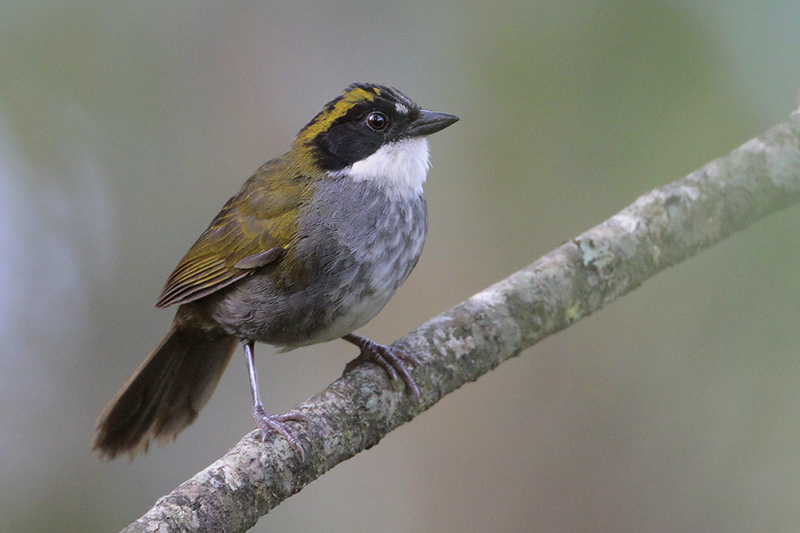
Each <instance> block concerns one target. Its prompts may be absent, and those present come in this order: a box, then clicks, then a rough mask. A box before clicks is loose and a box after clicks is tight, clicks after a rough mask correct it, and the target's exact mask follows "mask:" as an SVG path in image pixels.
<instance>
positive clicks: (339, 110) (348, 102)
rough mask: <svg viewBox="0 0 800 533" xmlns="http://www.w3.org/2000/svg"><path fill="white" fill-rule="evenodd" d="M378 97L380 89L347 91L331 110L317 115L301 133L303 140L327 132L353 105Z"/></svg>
mask: <svg viewBox="0 0 800 533" xmlns="http://www.w3.org/2000/svg"><path fill="white" fill-rule="evenodd" d="M378 95H380V89H378V88H372V90H369V91H368V90H365V89H362V88H361V87H356V88H355V89H351V90H350V91H347V92H346V93H345V94H344V95H343V96H342V98H341V100H339V101H338V102H336V105H334V106H333V109H331V110H330V111H327V112H323V113H320V114H319V115H317V118H316V120H315V121H314V123H312V124H310V125H309V126H308V127H307V128H306V129H305V130H304V131H303V139H305V140H307V141H308V140H311V139H314V138H316V136H317V135H319V134H320V133H322V132H323V131H327V130H328V128H330V126H331V124H333V123H334V122H335V121H336V120H337V119H339V118H341V117H343V116H344V115H345V114H346V113H347V112H348V111H349V110H350V108H352V107H353V106H354V105H355V104H357V103H359V102H372V101H373V100H375V97H376V96H378Z"/></svg>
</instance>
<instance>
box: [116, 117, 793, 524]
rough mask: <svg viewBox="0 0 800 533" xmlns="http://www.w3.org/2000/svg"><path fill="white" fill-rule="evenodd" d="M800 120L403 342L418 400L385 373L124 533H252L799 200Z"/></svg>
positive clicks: (247, 448)
mask: <svg viewBox="0 0 800 533" xmlns="http://www.w3.org/2000/svg"><path fill="white" fill-rule="evenodd" d="M798 137H800V112H795V113H793V114H792V115H791V116H790V117H789V118H788V120H786V121H785V122H783V123H781V124H778V125H776V126H775V127H773V128H772V129H770V130H769V131H767V132H766V133H765V134H764V135H762V136H761V137H758V138H756V139H753V140H751V141H749V142H747V143H745V144H744V145H742V146H741V147H739V148H737V149H736V150H734V151H733V152H731V153H730V154H728V155H727V156H725V157H722V158H720V159H717V160H716V161H712V162H711V163H709V164H707V165H706V166H704V167H703V168H701V169H699V170H697V171H695V172H693V173H692V174H689V175H688V176H686V177H685V178H683V179H681V180H678V181H676V182H674V183H671V184H669V185H665V186H664V187H660V188H658V189H655V190H653V191H651V192H649V193H647V194H645V195H644V196H642V197H640V198H639V199H638V200H636V201H635V202H634V203H633V204H632V205H631V206H629V207H627V208H625V209H623V210H622V211H620V212H619V213H618V214H616V215H614V216H613V217H611V218H610V219H608V220H607V221H605V222H603V223H602V224H600V225H599V226H596V227H594V228H592V229H590V230H589V231H587V232H585V233H583V234H582V235H580V236H578V237H576V238H574V239H572V240H571V241H569V242H567V243H565V244H564V245H562V246H561V247H559V248H557V249H556V250H553V251H552V252H550V253H549V254H547V255H546V256H544V257H542V258H541V259H539V260H538V261H536V262H535V263H533V264H532V265H530V266H528V267H527V268H525V269H523V270H520V271H519V272H517V273H515V274H514V275H512V276H510V277H508V278H506V279H504V280H503V281H501V282H499V283H497V284H495V285H493V286H491V287H489V288H488V289H486V290H484V291H482V292H480V293H478V294H476V295H475V296H473V297H472V298H470V299H468V300H467V301H465V302H463V303H461V304H459V305H457V306H455V307H453V308H452V309H448V310H447V311H445V312H444V313H442V314H441V315H439V316H437V317H435V318H433V319H432V320H430V321H429V322H427V323H426V324H424V325H422V326H421V327H420V328H419V329H417V330H416V331H414V332H413V333H410V334H409V335H406V336H405V337H403V338H402V339H400V340H399V341H397V342H396V343H395V345H396V346H398V347H401V348H403V349H404V350H407V351H409V352H411V353H414V354H415V355H416V356H417V357H418V358H419V359H420V361H421V364H420V365H418V366H416V367H415V368H414V370H413V376H414V378H415V379H416V380H417V383H418V384H419V388H420V392H421V400H420V402H419V403H416V402H415V401H413V398H412V397H411V395H409V394H406V391H405V389H404V388H403V386H402V384H392V383H391V382H389V381H388V379H387V377H386V374H385V373H384V372H383V371H382V370H379V369H378V368H377V367H375V366H374V365H366V366H362V367H360V368H358V369H357V370H356V371H354V372H352V373H350V374H348V375H347V376H346V377H343V378H341V379H339V380H337V381H335V382H334V383H332V384H331V385H330V386H329V387H328V388H327V389H325V390H324V391H322V392H321V393H319V394H318V395H316V396H314V397H313V398H311V399H309V400H307V401H306V402H304V403H302V404H300V405H299V406H298V407H297V410H299V411H301V412H303V413H305V414H306V415H308V417H309V419H310V422H309V423H289V427H290V428H291V431H292V432H293V433H294V434H295V435H296V436H297V437H298V438H299V439H300V441H301V443H302V444H303V446H304V448H305V451H306V456H307V458H306V461H305V462H300V460H299V458H298V456H297V454H296V453H294V452H293V451H292V450H291V449H290V448H289V446H288V444H287V442H286V441H285V440H284V439H283V438H281V437H276V436H274V435H271V436H270V438H269V439H268V440H267V442H266V443H262V442H261V441H260V434H259V433H258V432H252V433H250V434H248V435H246V436H245V437H244V438H243V439H242V440H241V441H240V442H239V443H238V444H237V445H236V446H235V447H234V448H233V449H232V450H230V451H229V452H228V453H227V454H225V456H224V457H222V458H221V459H219V460H218V461H216V462H215V463H213V464H212V465H210V466H209V467H207V468H206V469H205V470H203V471H202V472H199V473H198V474H196V475H195V476H194V477H192V478H191V479H190V480H188V481H186V482H185V483H183V484H182V485H181V486H179V487H178V488H176V489H175V490H174V491H172V492H171V493H170V494H168V495H166V496H164V497H163V498H161V499H160V500H158V502H156V504H155V506H154V507H153V508H152V509H151V510H150V511H148V512H147V514H145V515H144V516H142V517H141V518H140V519H139V520H137V521H136V522H134V523H133V524H131V525H130V526H128V527H127V528H126V529H125V530H124V531H129V532H133V531H225V532H228V531H245V530H247V529H248V528H250V527H252V526H253V525H254V524H255V523H256V521H257V520H258V518H259V517H261V516H262V515H264V514H266V513H268V512H269V511H270V510H271V509H272V508H274V507H275V506H277V505H278V504H279V503H280V502H282V501H283V500H284V499H286V498H288V497H289V496H291V495H292V494H294V493H296V492H298V491H299V490H300V489H302V488H303V487H304V486H305V485H307V484H308V483H310V482H311V481H313V480H314V479H316V478H318V477H319V476H321V475H322V474H324V473H325V472H327V471H328V470H330V469H331V468H333V467H334V466H336V465H337V464H339V463H341V462H342V461H345V460H347V459H349V458H351V457H353V456H354V455H355V454H357V453H359V452H360V451H362V450H365V449H367V448H370V447H371V446H374V445H375V444H377V443H378V442H379V441H380V440H381V438H383V436H384V435H386V434H387V433H388V432H389V431H391V430H393V429H394V428H396V427H398V426H399V425H401V424H403V423H405V422H407V421H409V420H411V419H412V418H414V417H415V416H416V415H418V414H419V413H421V412H422V411H425V410H426V409H429V408H430V407H431V406H433V405H434V404H435V403H436V402H438V401H439V400H440V399H441V398H442V397H443V396H445V395H446V394H448V393H450V392H452V391H454V390H456V389H457V388H459V387H460V386H462V385H463V384H465V383H467V382H469V381H474V380H476V379H478V378H479V377H480V376H482V375H483V374H485V373H486V372H488V371H489V370H491V369H493V368H494V367H496V366H497V365H499V364H500V363H502V362H503V361H505V360H506V359H509V358H511V357H514V356H516V355H518V354H519V353H520V352H521V351H522V350H524V349H526V348H528V347H530V346H532V345H533V344H535V343H536V342H538V341H539V340H541V339H543V338H545V337H547V336H548V335H552V334H553V333H555V332H557V331H560V330H562V329H564V328H566V327H568V326H569V325H570V324H572V323H573V322H575V321H577V320H579V319H581V318H582V317H585V316H587V315H590V314H591V313H593V312H595V311H597V310H598V309H601V308H602V307H604V306H605V305H607V304H608V303H610V302H612V301H613V300H615V299H616V298H618V297H620V296H622V295H623V294H625V293H627V292H629V291H631V290H632V289H635V288H636V287H638V286H639V285H641V284H642V283H643V282H644V281H645V280H647V279H648V278H650V277H651V276H653V275H654V274H656V273H657V272H660V271H661V270H664V269H665V268H667V267H669V266H671V265H674V264H676V263H679V262H681V261H683V260H685V259H687V258H689V257H691V256H692V255H694V254H695V253H697V252H698V251H700V250H702V249H704V248H707V247H709V246H711V245H712V244H714V243H717V242H719V241H721V240H722V239H724V238H726V237H728V236H729V235H731V234H733V233H735V232H737V231H740V230H742V229H744V228H746V227H747V226H749V225H750V224H752V223H754V222H755V221H757V220H759V219H761V218H764V217H766V216H767V215H769V214H771V213H773V212H775V211H778V210H780V209H784V208H786V207H788V206H790V205H793V204H796V203H798V201H800V146H799V145H798Z"/></svg>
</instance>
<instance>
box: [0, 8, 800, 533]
mask: <svg viewBox="0 0 800 533" xmlns="http://www.w3.org/2000/svg"><path fill="white" fill-rule="evenodd" d="M353 81H375V82H382V83H388V84H391V85H395V86H397V87H398V88H399V89H400V90H402V91H404V92H405V93H407V94H408V95H409V96H410V97H412V98H413V99H415V100H416V101H418V102H420V103H421V104H422V105H423V106H425V107H428V108H431V109H436V110H440V111H448V112H451V113H455V114H458V115H459V116H460V117H461V119H462V121H461V122H460V123H458V124H457V125H456V126H454V127H453V128H451V129H448V130H447V131H446V132H444V133H442V134H440V135H437V136H435V137H434V138H433V139H432V141H431V151H432V159H433V169H432V171H431V173H430V175H429V180H428V183H427V187H426V190H427V196H428V206H429V211H430V234H429V239H428V243H427V246H426V251H425V253H424V254H423V257H422V260H421V261H420V264H419V266H418V267H417V270H416V271H415V273H414V274H413V275H412V276H411V278H410V279H409V281H408V282H407V283H406V285H405V286H404V288H403V289H402V290H401V291H400V292H399V293H398V295H397V296H396V297H395V298H394V300H393V301H392V302H391V303H390V304H389V306H388V307H387V308H386V309H385V311H384V312H383V313H382V314H381V315H379V316H378V318H376V319H375V320H374V321H373V322H372V323H370V324H369V325H368V326H366V327H364V328H363V329H362V330H361V331H362V332H363V333H364V334H366V335H369V336H370V337H372V338H374V339H376V340H379V341H383V342H390V341H392V340H394V339H396V338H398V337H400V336H402V335H403V334H404V333H405V332H407V331H409V330H410V329H412V328H413V327H414V326H416V325H418V324H421V323H422V322H424V321H425V320H426V319H427V318H429V317H431V316H433V315H435V314H438V313H439V312H441V311H443V310H444V309H446V308H448V307H450V306H452V305H454V304H456V303H458V302H460V301H462V300H463V299H465V298H467V297H469V296H470V295H472V294H473V293H475V292H477V291H479V290H480V289H482V288H484V287H486V286H488V285H489V284H491V283H493V282H495V281H497V280H499V279H501V278H503V277H505V276H507V275H508V274H511V273H512V272H514V271H515V270H517V269H519V268H521V267H523V266H525V265H526V264H528V263H531V262H533V261H534V260H535V259H536V258H538V257H539V256H541V255H542V254H544V253H546V252H547V251H549V250H551V249H552V248H554V247H556V246H558V245H559V244H561V243H562V242H564V241H565V240H567V239H569V238H571V237H573V236H575V235H577V234H579V233H580V232H582V231H584V230H585V229H588V228H589V227H591V226H593V225H595V224H597V223H599V222H601V221H603V220H604V219H606V218H608V217H610V216H611V215H613V214H614V213H616V212H617V211H619V210H620V209H622V208H623V207H625V206H626V205H628V204H629V203H631V202H632V201H633V200H634V199H635V198H636V197H637V196H639V195H640V194H642V193H645V192H647V191H648V190H650V189H652V188H654V187H656V186H659V185H662V184H665V183H667V182H670V181H673V180H675V179H678V178H680V177H682V176H684V175H685V174H687V173H688V172H690V171H692V170H694V169H695V168H697V167H699V166H701V165H703V164H705V163H706V162H708V161H710V160H712V159H714V158H716V157H718V156H720V155H723V154H725V153H727V152H729V151H730V150H732V149H734V148H735V147H737V146H738V145H740V144H741V143H743V142H744V141H746V140H748V139H750V138H751V137H754V136H756V135H759V134H760V133H761V132H762V131H764V130H765V129H767V128H768V127H770V126H771V125H772V124H774V123H775V122H777V121H780V120H782V119H783V118H785V117H786V116H787V115H788V114H789V113H790V112H791V110H792V108H793V107H794V98H795V92H796V91H797V89H798V88H800V3H797V2H795V1H791V0H782V1H764V2H752V1H751V0H735V1H728V2H712V1H708V0H705V1H704V0H700V1H678V0H675V1H639V0H636V1H634V0H599V1H594V2H583V1H580V2H579V1H571V0H567V1H564V0H558V1H555V0H545V1H538V2H530V1H525V2H513V1H504V0H497V1H494V2H463V1H459V2H456V1H452V2H432V1H428V2H419V1H417V2H413V1H412V2H404V3H390V2H383V3H376V2H375V1H374V0H371V1H360V2H327V3H317V2H310V1H305V0H300V1H295V2H292V3H291V4H290V3H283V2H239V1H231V2H210V1H206V2H150V1H145V2H114V3H111V2H97V1H94V2H93V1H86V0H83V1H62V2H44V1H30V0H24V1H23V0H6V1H5V2H4V3H3V4H2V6H0V247H1V248H2V254H0V283H2V287H3V290H2V291H0V346H1V347H2V348H0V350H2V351H1V352H0V354H1V355H2V373H0V420H2V422H0V479H2V488H1V489H0V492H1V493H2V497H0V530H2V531H61V532H71V531H75V532H78V531H80V532H84V531H115V530H118V529H120V528H122V527H123V526H125V525H126V524H128V523H129V522H131V521H132V520H134V519H136V518H137V517H139V516H140V515H141V514H142V513H144V512H145V511H146V510H147V509H148V508H149V507H150V506H151V505H152V504H153V503H154V501H155V500H156V499H157V498H158V497H160V496H161V495H163V494H165V493H166V492H168V491H169V490H171V489H172V488H174V487H175V486H176V485H178V484H179V483H180V482H182V481H184V480H185V479H186V478H188V477H189V476H191V475H192V474H194V473H195V472H196V471H197V470H199V469H201V468H203V467H205V466H206V465H207V464H208V463H210V462H211V461H213V460H214V459H216V458H217V457H219V456H220V455H222V454H223V453H224V452H225V451H227V450H228V449H229V447H231V446H233V445H234V444H235V443H236V442H237V441H238V440H239V438H240V437H241V436H242V435H243V434H244V433H246V432H248V431H250V430H251V429H252V427H253V423H252V420H251V418H250V403H249V402H250V393H249V389H248V385H247V379H246V370H245V365H244V361H243V359H244V358H243V357H241V355H237V356H236V357H235V359H234V361H233V363H232V365H231V367H230V368H229V369H228V372H227V373H226V375H225V377H224V378H223V381H222V383H221V385H220V387H219V389H218V391H217V393H216V395H215V396H214V397H213V398H212V400H211V402H210V403H209V405H208V407H207V408H206V409H205V410H204V411H203V413H202V414H201V416H200V418H199V419H198V421H197V422H196V423H195V424H194V425H193V426H192V427H190V428H189V429H188V430H187V431H186V432H185V433H183V434H181V435H180V436H179V438H178V439H177V441H176V442H175V443H173V444H171V445H170V446H167V447H166V448H163V449H159V448H158V447H156V448H154V449H152V450H151V451H150V453H149V454H147V455H146V456H143V457H139V458H138V459H137V460H136V461H134V462H132V463H129V462H126V460H124V459H122V460H118V461H115V462H112V463H105V462H101V461H99V460H98V459H97V458H96V457H95V456H94V455H93V454H92V453H91V451H90V449H89V442H90V439H91V436H92V433H93V429H94V421H95V418H96V416H97V415H98V413H99V412H100V410H101V409H102V407H103V406H104V404H105V403H106V402H107V401H108V400H109V399H110V398H111V397H112V395H113V394H114V393H115V392H116V391H117V389H118V388H119V387H120V386H121V385H122V383H123V382H124V381H125V380H126V379H127V378H128V376H129V375H130V374H131V373H132V372H133V370H134V369H135V368H136V367H137V366H138V365H139V363H140V362H141V361H142V360H143V359H144V357H145V356H146V355H147V353H148V352H149V351H150V350H151V349H152V348H153V347H154V346H155V344H156V343H157V342H158V341H160V340H161V338H162V336H163V334H164V333H165V331H166V329H167V327H168V324H169V322H170V320H171V317H172V314H173V310H172V309H170V310H155V309H153V307H152V306H153V303H154V302H155V300H156V297H157V296H158V294H159V291H160V289H161V287H162V283H163V282H164V280H165V279H166V277H167V275H168V274H169V273H170V272H171V270H172V268H173V267H174V266H175V264H176V263H177V261H178V260H179V259H180V257H181V256H182V255H183V254H184V252H185V251H186V250H187V249H188V247H189V246H190V245H191V243H192V242H193V241H194V239H195V238H196V237H197V236H198V235H199V234H200V233H201V232H202V230H203V229H205V227H206V225H207V224H208V222H209V221H210V220H211V218H212V217H213V216H214V214H216V212H217V211H218V210H219V208H220V207H221V206H222V204H223V203H224V202H225V200H227V198H228V197H229V196H230V195H232V194H234V193H235V192H236V191H237V190H238V187H239V186H240V184H241V183H242V182H243V181H244V180H245V179H246V178H247V177H248V176H249V175H250V174H251V173H252V172H253V171H254V170H255V169H256V168H257V167H258V166H259V165H260V164H261V163H263V162H264V161H266V160H267V159H270V158H272V157H274V156H277V155H279V154H281V153H283V152H284V151H285V150H286V149H288V147H289V143H290V141H291V139H292V138H293V136H294V134H295V133H296V132H297V130H298V129H299V128H300V127H302V126H303V125H304V124H305V123H306V122H307V121H308V120H309V119H310V118H311V117H312V116H313V115H314V114H315V113H316V112H317V111H318V110H319V109H320V108H321V106H322V105H323V104H324V103H325V102H327V101H328V100H329V99H331V98H333V97H334V96H336V95H337V94H338V93H339V92H340V91H341V90H342V89H343V88H344V87H345V86H346V85H348V84H349V83H350V82H353ZM799 216H800V212H798V210H797V209H791V210H788V211H785V212H782V213H779V214H777V215H776V216H773V217H771V218H770V219H768V220H765V221H763V222H760V223H759V224H757V225H756V226H754V227H752V228H750V229H749V230H747V231H746V232H744V233H742V234H739V235H736V236H734V237H733V238H731V239H729V240H727V241H725V242H723V243H722V244H720V245H718V246H716V247H714V248H712V249H711V250H709V251H706V252H704V253H702V254H700V255H699V256H697V257H696V258H694V259H692V260H690V261H688V262H686V263H684V264H682V265H680V266H677V267H675V268H672V269H671V270H669V271H667V272H664V273H662V274H660V275H658V276H657V277H656V278H655V279H653V280H651V281H649V282H648V283H646V284H645V285H644V286H643V287H641V288H640V289H638V290H636V291H635V292H634V293H632V294H631V295H629V296H626V297H625V298H623V299H622V300H620V301H618V302H616V303H614V304H613V305H612V306H610V308H608V309H604V310H603V311H602V312H599V313H597V314H596V315H594V316H592V317H590V318H588V319H586V320H583V321H581V322H579V323H578V324H576V325H575V326H574V327H571V328H570V329H568V330H567V331H565V332H563V333H560V334H559V335H557V336H555V337H553V338H549V339H547V340H545V341H544V342H542V343H540V344H539V345H537V346H535V347H534V348H533V349H531V350H528V351H527V352H526V353H524V354H522V356H521V357H519V358H517V359H515V360H512V361H509V362H508V363H506V364H504V365H502V366H501V367H500V368H498V369H497V370H495V371H494V372H492V373H490V374H489V375H487V376H485V377H484V378H482V379H481V380H480V381H479V382H477V383H474V384H470V385H468V386H466V387H464V388H463V389H462V390H460V391H458V392H457V393H455V394H453V395H451V396H449V397H447V398H445V399H444V400H443V401H442V402H441V403H440V404H438V405H437V406H435V407H434V408H433V409H432V410H430V411H429V412H427V413H425V414H423V415H422V416H420V417H419V418H418V419H416V420H414V421H413V423H411V424H408V425H406V426H404V427H402V428H400V429H399V430H397V431H395V432H394V433H392V434H391V435H389V436H388V437H387V438H386V439H384V441H383V442H381V445H380V446H376V447H375V448H374V449H372V450H369V451H367V452H365V453H362V454H360V455H359V456H357V457H356V458H354V459H353V460H351V461H348V462H346V463H344V464H342V465H340V466H339V467H337V468H336V469H334V470H333V471H331V472H330V473H328V474H326V475H325V476H323V477H322V478H321V479H319V480H318V481H316V482H315V483H313V484H312V485H310V486H309V487H307V488H306V489H305V490H303V491H302V492H301V493H300V494H298V495H296V496H295V497H293V498H291V499H290V500H288V501H287V502H285V503H283V504H282V505H281V506H280V507H278V508H277V509H275V510H274V511H273V512H272V513H270V514H269V515H267V516H266V517H264V518H262V519H261V521H260V522H259V524H258V526H257V527H256V528H255V529H254V531H332V532H335V531H386V532H411V531H498V532H517V531H585V532H589V531H592V532H594V531H615V532H618V531H631V532H633V531H742V532H745V531H787V532H788V531H798V530H800V505H798V500H799V499H800V358H798V348H799V347H800V328H798V322H799V321H800V304H799V303H798V301H800V298H799V297H800V276H798V275H797V274H798V267H797V265H798V264H800V235H799V233H800V232H798V230H797V228H798V217H799ZM258 353H259V359H260V365H259V368H260V370H261V382H262V393H263V395H264V400H265V405H266V406H267V408H268V410H270V411H272V412H283V411H286V410H288V409H290V408H291V407H292V406H293V405H294V404H296V403H298V402H300V401H302V400H304V399H306V398H307V397H309V396H311V395H313V394H315V393H316V392H317V391H319V390H321V389H322V388H323V387H325V386H326V385H327V384H328V383H329V382H330V381H332V380H333V379H335V378H336V377H338V376H339V374H340V373H341V371H342V368H343V367H344V364H345V363H346V362H347V361H348V360H349V359H350V358H352V357H353V356H354V355H355V354H354V352H353V347H352V346H350V345H348V344H346V343H343V342H338V343H330V344H327V345H322V346H316V347H313V348H309V349H302V350H299V351H296V352H293V353H291V354H290V355H281V356H276V355H275V353H274V350H272V349H271V348H269V347H266V346H262V347H259V349H258Z"/></svg>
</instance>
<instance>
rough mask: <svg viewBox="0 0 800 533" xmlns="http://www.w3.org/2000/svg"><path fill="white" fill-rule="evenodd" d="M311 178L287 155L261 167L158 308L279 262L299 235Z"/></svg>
mask: <svg viewBox="0 0 800 533" xmlns="http://www.w3.org/2000/svg"><path fill="white" fill-rule="evenodd" d="M287 176H288V179H287ZM309 183H310V179H309V178H308V177H307V176H305V175H304V174H302V173H297V172H294V168H292V165H290V164H287V162H286V160H285V159H282V158H281V159H276V160H273V161H271V162H269V163H267V164H266V165H264V166H263V167H261V168H260V169H259V170H258V172H256V174H255V175H253V177H251V178H250V179H249V180H248V181H247V182H246V183H245V184H244V186H243V187H242V190H241V191H240V192H239V194H237V195H236V196H234V197H233V198H231V199H230V200H228V202H227V203H226V204H225V206H224V207H223V208H222V211H220V212H219V214H218V215H217V216H216V217H215V218H214V220H213V221H212V222H211V224H210V225H209V226H208V229H206V231H205V232H203V234H202V235H201V236H200V238H199V239H197V242H195V243H194V245H193V246H192V247H191V248H190V249H189V251H188V252H187V253H186V255H185V256H184V257H183V259H181V261H180V263H178V266H177V267H176V268H175V270H174V271H173V272H172V274H171V275H170V277H169V278H168V279H167V283H166V285H165V286H164V290H163V291H162V292H161V296H160V297H159V299H158V302H157V303H156V307H167V306H169V305H174V304H185V303H188V302H191V301H194V300H197V299H199V298H202V297H204V296H208V295H209V294H211V293H213V292H216V291H218V290H220V289H221V288H223V287H226V286H228V285H230V284H231V283H234V282H236V281H238V280H240V279H242V278H243V277H245V276H247V275H250V274H251V273H253V272H254V271H255V270H256V269H257V268H261V267H263V266H265V265H266V264H274V263H277V262H279V261H280V259H281V257H282V256H283V255H284V254H283V252H284V250H286V249H287V248H289V247H291V246H292V240H293V239H294V237H295V235H296V234H297V221H298V218H299V214H300V207H301V206H302V204H303V202H304V201H305V199H306V196H307V194H308V191H309ZM273 250H274V251H273ZM251 256H257V257H258V258H259V260H254V259H251ZM235 265H236V266H235Z"/></svg>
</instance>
